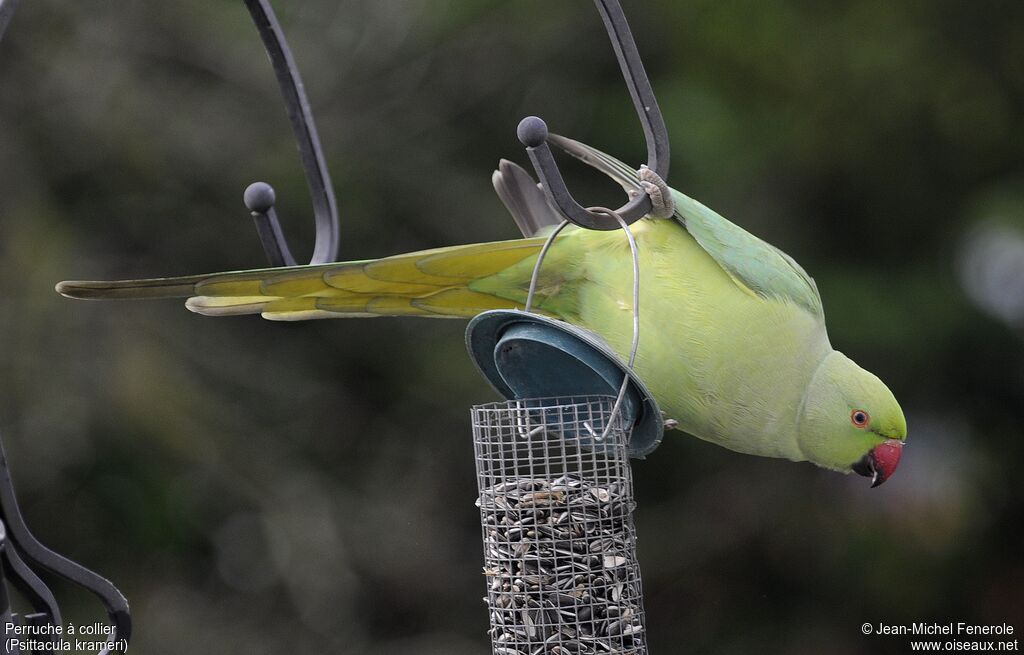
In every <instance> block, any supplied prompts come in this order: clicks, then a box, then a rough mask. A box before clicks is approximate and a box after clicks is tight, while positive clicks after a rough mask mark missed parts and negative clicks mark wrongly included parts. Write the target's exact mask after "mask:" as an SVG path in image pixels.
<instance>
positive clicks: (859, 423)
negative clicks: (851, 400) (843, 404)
mask: <svg viewBox="0 0 1024 655" xmlns="http://www.w3.org/2000/svg"><path fill="white" fill-rule="evenodd" d="M850 422H851V423H853V425H854V427H858V428H866V427H868V423H870V422H871V415H869V414H868V413H867V412H865V411H864V410H863V409H855V410H853V411H852V412H850Z"/></svg>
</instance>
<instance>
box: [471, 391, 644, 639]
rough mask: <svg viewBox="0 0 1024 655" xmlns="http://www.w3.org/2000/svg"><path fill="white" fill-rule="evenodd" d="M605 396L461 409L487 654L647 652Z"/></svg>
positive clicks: (626, 501) (620, 453)
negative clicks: (476, 511)
mask: <svg viewBox="0 0 1024 655" xmlns="http://www.w3.org/2000/svg"><path fill="white" fill-rule="evenodd" d="M614 402H615V399H614V398H606V397H568V398H547V399H529V400H513V401H508V402H501V403H493V404H489V405H479V406H476V407H474V408H473V410H472V418H473V442H474V446H475V450H476V469H477V483H478V487H479V491H480V496H479V498H478V500H477V505H478V506H479V507H480V519H481V524H482V527H483V541H484V575H485V576H486V579H487V596H486V598H485V599H484V600H485V602H486V603H487V606H488V609H489V611H490V619H491V629H490V635H491V643H492V645H493V648H494V653H495V655H520V654H522V655H537V654H550V655H570V654H572V655H587V654H590V653H624V654H632V655H640V654H643V653H646V652H647V647H646V639H645V633H644V610H643V602H642V600H643V599H642V588H641V584H640V568H639V565H638V563H637V559H636V532H635V530H634V527H633V515H632V512H633V509H634V507H635V502H634V500H633V481H632V476H631V473H630V467H629V459H628V456H627V452H626V445H627V439H628V432H627V431H626V430H625V429H624V428H623V426H622V423H621V420H620V418H619V417H618V416H616V417H613V416H612V406H613V404H614ZM609 424H610V429H609V430H608V432H607V435H605V434H604V432H605V429H606V428H608V427H609ZM602 437H603V438H602Z"/></svg>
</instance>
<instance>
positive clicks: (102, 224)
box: [0, 0, 1024, 655]
mask: <svg viewBox="0 0 1024 655" xmlns="http://www.w3.org/2000/svg"><path fill="white" fill-rule="evenodd" d="M277 4H278V5H279V7H278V9H279V11H280V12H281V20H282V23H283V25H284V27H285V29H286V32H287V34H288V37H289V39H290V41H291V44H292V46H293V48H294V50H295V55H296V58H297V60H298V62H299V64H300V67H301V70H302V73H303V77H304V80H305V82H306V86H307V88H308V90H309V93H310V96H311V100H312V103H313V107H314V111H315V114H316V117H317V121H318V127H319V129H320V133H321V136H322V138H323V141H324V147H325V149H326V152H327V156H328V159H329V164H330V166H331V171H332V176H333V178H334V183H335V186H336V189H337V192H338V197H339V202H340V205H341V208H342V209H341V211H342V227H343V244H342V255H343V256H344V257H346V258H366V257H374V256H382V255H387V254H393V253H396V252H402V251H407V250H414V249H422V248H427V247H433V246H441V245H446V244H452V243H461V242H471V241H484V240H494V239H503V238H512V237H515V236H516V231H515V228H514V226H513V224H512V221H511V220H510V218H509V217H508V216H507V214H506V212H505V211H504V209H503V208H502V206H501V205H500V203H499V202H498V200H497V198H496V197H494V195H493V193H492V191H491V188H490V184H489V181H488V176H489V173H490V171H491V170H492V169H493V167H494V165H495V164H496V163H497V160H498V159H499V158H500V157H508V158H512V159H515V160H517V161H520V162H525V159H526V158H525V155H524V153H523V151H522V148H521V147H520V146H519V144H518V142H517V141H516V140H515V126H516V124H517V122H518V121H519V119H520V118H522V117H523V116H524V115H527V114H530V113H535V114H538V115H541V116H544V117H545V118H546V119H547V120H548V122H549V124H550V125H551V126H552V128H553V129H554V130H555V131H557V132H560V133H563V134H567V135H570V136H572V137H575V138H578V139H581V140H584V141H587V142H589V143H592V144H594V145H597V146H599V147H601V148H603V149H606V150H608V151H610V152H612V153H615V154H617V155H619V156H620V157H622V158H624V159H626V160H628V161H640V160H641V159H642V157H643V155H644V150H643V143H642V135H641V134H640V130H639V126H638V124H637V122H636V120H635V117H634V116H633V115H632V111H633V110H632V106H631V104H630V103H629V101H628V96H627V94H626V91H625V89H624V87H623V85H622V82H621V79H620V77H619V72H618V68H617V66H616V65H615V62H614V59H613V57H612V53H611V49H610V47H609V46H608V44H607V42H606V38H605V36H604V33H603V30H602V28H601V25H600V21H599V20H598V18H597V15H596V14H595V12H594V10H593V7H592V6H590V4H589V3H587V2H582V1H578V2H544V1H543V0H517V1H516V2H498V1H496V0H486V1H483V0H393V1H387V2H366V1H356V0H341V1H338V0H333V1H330V2H328V1H326V0H301V1H299V2H292V3H287V4H286V3H281V2H279V3H277ZM625 8H626V11H627V13H628V15H629V16H630V19H631V21H632V23H633V28H634V32H635V34H636V36H637V39H638V41H639V44H640V49H641V53H642V54H643V56H644V58H645V61H646V62H647V64H648V69H649V72H650V74H651V78H652V82H653V84H654V88H655V90H656V91H657V93H658V97H659V100H660V103H661V106H662V109H663V110H664V112H665V114H666V119H667V122H668V125H669V128H670V131H671V134H672V139H673V143H672V145H673V161H672V173H671V177H670V180H669V181H670V183H672V184H673V185H674V186H676V187H678V188H680V189H683V190H685V191H686V192H687V193H689V194H691V195H693V196H695V197H697V198H699V199H701V200H702V201H704V202H706V203H708V204H709V205H710V206H712V207H714V208H716V209H717V210H719V211H720V212H722V213H723V214H724V215H726V216H729V217H731V218H732V219H733V220H735V221H736V222H737V223H739V224H741V225H743V226H744V227H746V228H748V229H750V230H751V231H752V232H754V233H755V234H758V235H759V236H762V237H763V238H765V239H767V240H768V241H770V242H771V243H773V244H775V245H777V246H779V247H781V248H782V249H784V250H785V251H787V252H788V253H790V254H791V255H793V256H794V257H795V258H796V259H797V260H798V261H800V262H801V263H802V264H803V265H804V266H805V267H806V268H807V269H808V270H809V271H810V272H811V273H812V274H813V275H814V276H815V278H816V279H817V281H818V284H819V287H820V289H821V293H822V296H823V299H824V303H825V308H826V313H827V315H828V317H829V328H830V334H831V336H832V340H833V343H834V344H835V345H836V347H838V348H839V349H841V350H844V351H845V352H847V353H848V354H849V355H851V356H852V357H853V358H854V359H856V360H857V361H858V362H859V363H861V364H862V365H864V366H865V367H866V368H868V369H871V370H873V371H875V372H877V373H878V374H879V375H880V377H882V378H883V379H884V380H886V381H887V382H888V383H889V386H890V387H891V388H892V389H893V390H894V391H895V393H896V395H897V397H899V398H900V399H901V402H902V404H903V406H904V408H905V410H906V411H907V414H908V419H909V424H910V430H911V432H910V447H909V448H908V449H907V452H906V457H905V458H904V464H903V467H902V469H901V471H900V473H899V474H898V475H896V476H895V477H894V478H893V479H892V480H891V481H890V482H889V483H887V484H886V485H885V486H884V487H882V488H880V489H877V490H873V491H872V490H869V489H868V488H867V485H866V484H864V480H863V479H860V478H857V479H851V478H843V477H841V476H838V475H836V474H833V473H828V472H825V471H820V470H817V469H815V468H813V467H811V466H810V465H807V464H793V463H789V462H784V461H775V460H767V459H758V458H753V457H748V456H744V455H738V454H735V453H731V452H728V451H725V450H723V449H720V448H717V447H715V446H711V445H708V444H706V443H703V442H700V441H698V440H696V439H692V438H689V437H686V436H672V435H669V436H668V438H667V439H666V441H665V443H664V444H663V445H662V446H661V448H660V450H659V451H658V452H656V453H655V454H654V455H653V456H652V457H651V458H650V459H648V460H647V461H643V462H638V463H636V465H635V467H634V471H635V474H636V479H637V493H638V500H639V502H640V508H639V511H638V513H637V523H638V529H639V531H640V551H641V552H640V555H641V562H642V563H643V566H644V584H645V588H646V592H647V595H646V603H647V610H648V614H649V620H648V629H649V634H650V642H651V644H650V645H651V651H652V652H653V653H673V652H683V651H685V652H687V653H695V654H699V653H715V654H730V653H751V652H773V653H787V654H802V653H830V654H832V655H843V654H846V653H861V652H868V651H871V652H904V650H905V649H906V648H907V640H905V639H903V638H893V639H886V638H878V637H874V638H866V637H863V636H862V635H861V634H860V629H859V626H860V624H861V623H863V622H865V621H868V622H877V621H889V622H893V623H898V622H908V621H929V620H939V621H945V620H950V619H951V620H963V621H973V622H979V623H1000V622H1003V621H1006V622H1009V623H1011V624H1014V625H1015V626H1016V628H1017V631H1018V633H1019V631H1021V630H1024V557H1022V553H1024V537H1022V530H1021V525H1022V522H1024V485H1022V483H1021V479H1020V475H1019V470H1018V468H1017V467H1018V466H1019V465H1020V463H1021V462H1022V460H1024V430H1022V420H1021V407H1022V406H1024V349H1022V338H1024V147H1022V144H1024V111H1022V108H1024V4H1022V3H1020V2H1015V1H1007V2H996V1H991V2H981V3H977V2H968V1H966V0H959V1H954V0H950V1H944V2H934V3H922V2H881V1H878V0H850V1H843V2H832V3H812V2H802V1H800V0H784V1H782V2H774V3H761V2H754V1H751V0H726V1H722V0H690V1H687V2H674V1H671V0H658V1H655V0H648V1H647V2H643V3H641V2H636V1H634V2H626V3H625ZM247 21H248V17H247V14H246V12H245V10H244V8H243V7H242V5H241V3H239V2H224V1H216V2H209V1H205V2H203V1H200V0H182V1H180V2H173V3H158V2H149V1H145V2H128V3H126V2H112V1H109V0H108V1H105V2H101V1H98V0H97V1H92V0H90V1H89V2H81V3H77V2H76V3H69V2H57V1H56V0H28V1H26V2H23V3H22V5H21V7H20V9H19V13H18V14H17V15H16V16H15V18H14V21H13V23H12V25H11V29H10V32H9V34H8V36H7V38H6V39H5V40H4V41H3V43H2V44H0V218H2V220H0V344H2V347H0V373H2V375H0V430H2V433H3V437H4V441H5V444H6V446H7V449H8V455H9V457H10V461H11V465H12V468H13V473H14V476H15V481H16V483H17V484H18V489H19V492H20V496H21V501H22V503H23V505H24V508H25V513H26V516H27V519H28V521H29V523H30V525H31V526H32V527H33V529H34V530H35V532H36V534H37V535H38V536H39V537H40V538H41V539H42V540H43V541H44V542H45V543H47V544H48V545H50V546H51V547H53V548H55V549H56V550H58V551H59V552H62V553H66V554H68V555H69V556H71V557H72V558H74V559H76V560H79V561H82V562H83V563H85V564H87V565H89V566H91V567H93V568H95V569H96V570H98V571H100V572H102V573H103V574H104V575H106V576H108V577H110V578H111V579H112V580H114V581H115V582H116V583H117V584H118V585H119V586H120V587H121V589H122V590H123V591H124V592H125V593H126V595H127V596H128V597H129V599H130V600H131V602H132V607H133V610H134V616H135V621H136V626H137V629H136V635H137V637H136V642H135V643H136V645H135V647H134V651H135V652H138V653H145V654H153V655H159V654H163V653H179V652H181V651H182V650H183V649H186V650H188V651H189V652H202V653H205V652H209V653H247V654H248V653H257V654H258V653H268V654H269V653H282V652H339V653H341V652H344V653H384V654H394V655H398V654H406V653H410V654H411V653H417V654H430V653H439V654H440V653H445V654H451V655H458V654H460V653H466V654H469V653H484V652H487V648H488V647H487V641H486V637H485V634H484V632H485V629H486V625H487V615H486V612H485V611H484V608H483V606H482V604H481V603H480V601H479V598H480V596H481V595H482V594H483V582H482V579H481V576H480V573H479V567H480V563H481V554H480V545H479V527H478V514H477V510H476V508H474V506H473V500H474V497H475V486H474V474H473V464H472V449H471V445H470V435H469V423H468V413H467V409H468V407H469V406H470V405H471V404H475V403H479V402H485V401H488V400H491V399H492V398H493V393H492V392H491V391H490V390H489V389H488V388H487V387H486V385H485V384H484V383H483V382H482V381H481V380H480V379H479V378H478V377H477V375H476V373H475V372H474V370H473V367H472V365H471V364H470V362H469V360H468V358H467V357H466V355H465V354H464V351H463V346H462V331H463V329H464V325H463V324H462V323H461V322H457V321H423V322H416V321H412V320H400V319H378V320H373V321H326V322H314V323H310V324H300V325H280V324H272V323H268V322H264V321H260V320H258V319H255V318H241V319H223V320H214V319H207V318H202V317H199V316H195V315H192V314H189V313H188V312H186V311H184V310H183V309H182V308H181V307H180V306H179V305H177V304H176V303H173V302H167V303H152V304H146V303H142V304H135V303H124V304H101V303H96V304H92V303H89V304H87V303H76V302H71V301H68V300H64V299H61V298H59V297H58V296H57V295H56V294H54V293H53V291H52V286H53V284H54V283H55V282H56V281H58V280H60V279H67V278H79V279H81V278H89V277H123V276H149V275H170V274H183V273H194V272H202V271H213V270H224V269H236V268H249V267H256V266H260V265H262V263H263V262H262V254H261V249H260V246H259V243H258V241H257V239H256V235H255V231H254V230H253V228H252V225H251V221H250V220H249V219H248V217H247V214H246V212H245V210H244V208H243V207H242V205H241V192H242V190H243V189H244V187H245V186H246V185H247V184H248V183H249V182H251V181H253V180H256V179H265V180H267V181H269V182H271V183H272V184H274V185H275V187H276V188H277V190H278V198H279V205H278V209H279V212H280V213H281V216H282V217H283V221H284V223H285V229H286V231H287V232H288V233H289V234H290V235H293V236H292V240H293V241H295V242H296V243H295V248H294V249H295V250H296V251H298V252H299V253H306V252H307V251H308V249H309V248H310V244H311V241H312V234H311V232H312V221H311V220H309V207H308V204H307V202H308V201H307V197H306V191H305V188H304V184H305V183H304V181H303V178H302V176H301V173H300V170H299V168H298V162H297V157H296V155H295V150H294V145H293V143H292V141H291V136H290V131H289V128H288V124H287V121H286V119H285V116H284V112H283V109H282V105H281V103H280V101H279V100H278V97H277V89H276V86H275V82H274V79H273V75H272V72H271V69H270V66H269V65H268V63H267V61H266V58H265V55H264V54H263V52H262V50H261V47H260V43H259V40H258V38H257V35H256V32H255V30H254V29H253V28H252V26H251V25H249V24H248V22H247ZM567 167H568V168H569V170H570V175H569V178H570V180H569V181H570V184H571V186H572V188H573V189H574V190H576V194H577V197H581V198H587V199H591V198H592V199H593V200H592V201H591V202H594V203H597V202H607V203H615V202H617V201H618V199H619V198H618V195H617V193H618V192H617V191H616V190H615V189H613V188H610V185H608V184H607V183H606V182H603V181H602V180H600V179H599V178H598V177H597V176H595V175H593V174H591V173H588V172H587V171H584V170H582V168H581V167H579V166H573V165H572V164H567ZM58 591H59V592H60V593H61V594H62V596H66V597H67V598H68V600H67V601H66V602H67V603H68V604H69V607H71V610H70V613H71V616H72V618H74V617H76V616H77V617H82V619H83V620H85V619H86V618H89V619H91V618H92V617H94V615H96V614H97V612H98V608H96V607H95V606H93V605H92V604H91V603H90V600H89V599H87V598H84V597H81V596H80V595H79V594H78V593H77V592H76V591H75V590H73V589H70V588H65V587H62V586H58Z"/></svg>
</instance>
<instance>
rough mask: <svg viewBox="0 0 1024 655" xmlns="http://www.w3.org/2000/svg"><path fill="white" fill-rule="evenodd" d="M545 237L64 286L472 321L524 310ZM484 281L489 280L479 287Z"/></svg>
mask: <svg viewBox="0 0 1024 655" xmlns="http://www.w3.org/2000/svg"><path fill="white" fill-rule="evenodd" d="M543 242H544V239H539V238H535V239H517V240H514V241H498V242H492V243H480V244H471V245H465V246H452V247H448V248H438V249H435V250H425V251H421V252H415V253H409V254H405V255H396V256H394V257H386V258H384V259H376V260H367V261H356V262H342V263H337V264H323V265H319V266H292V267H286V268H270V269H259V270H252V271H238V272H231V273H213V274H209V275H190V276H187V277H176V278H157V279H149V280H120V281H110V282H78V281H68V282H61V283H59V284H58V285H57V291H58V292H59V293H61V294H63V295H65V296H67V297H69V298H86V299H111V298H188V301H187V302H186V303H185V306H186V307H188V309H190V310H192V311H194V312H197V313H199V314H205V315H209V316H226V315H236V314H261V315H262V316H263V317H264V318H267V319H271V320H281V321H294V320H306V319H313V318H339V317H347V316H434V317H443V318H458V317H471V316H474V315H476V314H478V313H480V312H481V311H484V310H488V309H501V308H514V307H516V306H522V304H523V299H525V297H526V292H527V286H528V284H529V278H530V271H531V270H532V266H533V262H535V261H536V255H537V254H538V253H539V251H540V249H541V246H542V245H543ZM482 281H484V282H482Z"/></svg>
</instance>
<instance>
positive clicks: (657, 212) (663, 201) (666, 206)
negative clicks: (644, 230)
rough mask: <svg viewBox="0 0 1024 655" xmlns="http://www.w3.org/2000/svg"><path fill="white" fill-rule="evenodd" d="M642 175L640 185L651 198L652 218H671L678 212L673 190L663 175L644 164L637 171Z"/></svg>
mask: <svg viewBox="0 0 1024 655" xmlns="http://www.w3.org/2000/svg"><path fill="white" fill-rule="evenodd" d="M637 175H638V176H639V177H640V187H641V188H642V189H643V190H644V192H645V193H647V195H648V196H649V197H650V199H651V212H650V214H648V216H650V217H652V218H671V217H672V215H673V214H675V213H676V206H675V203H674V202H672V192H671V191H669V188H668V185H667V184H665V180H663V179H661V176H660V175H658V174H657V173H655V172H654V171H652V170H651V169H649V168H647V165H646V164H644V165H642V166H640V170H638V171H637Z"/></svg>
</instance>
